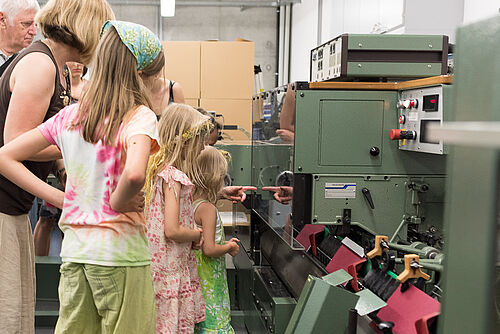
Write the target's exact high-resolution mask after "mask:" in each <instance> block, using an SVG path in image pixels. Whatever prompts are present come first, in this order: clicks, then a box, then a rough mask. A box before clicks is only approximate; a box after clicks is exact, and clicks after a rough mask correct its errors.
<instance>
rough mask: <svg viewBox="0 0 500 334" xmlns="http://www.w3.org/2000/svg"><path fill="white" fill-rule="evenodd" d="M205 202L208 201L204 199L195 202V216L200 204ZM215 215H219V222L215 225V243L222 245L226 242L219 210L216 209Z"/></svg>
mask: <svg viewBox="0 0 500 334" xmlns="http://www.w3.org/2000/svg"><path fill="white" fill-rule="evenodd" d="M204 202H208V201H207V200H204V199H198V200H196V201H194V202H193V215H194V214H195V213H196V210H197V209H198V207H199V206H200V204H201V203H204ZM215 214H216V215H217V222H216V223H215V243H216V244H220V243H221V242H224V241H225V240H222V231H223V226H222V219H221V218H220V215H219V210H217V208H215Z"/></svg>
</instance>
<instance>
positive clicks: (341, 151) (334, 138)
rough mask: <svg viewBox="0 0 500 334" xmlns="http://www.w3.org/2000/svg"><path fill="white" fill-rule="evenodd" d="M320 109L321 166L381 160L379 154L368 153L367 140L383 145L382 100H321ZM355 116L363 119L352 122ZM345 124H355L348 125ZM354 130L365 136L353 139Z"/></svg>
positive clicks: (352, 164) (353, 164) (374, 164)
mask: <svg viewBox="0 0 500 334" xmlns="http://www.w3.org/2000/svg"><path fill="white" fill-rule="evenodd" d="M319 112H320V114H319V123H320V132H319V140H320V144H319V145H320V147H319V155H320V156H319V162H320V164H321V165H322V166H380V165H381V164H382V162H381V157H380V155H379V156H376V157H374V156H372V155H370V154H366V151H367V147H366V143H367V142H369V143H371V144H372V145H373V146H376V147H381V146H382V129H383V128H382V127H383V121H384V102H383V101H369V100H367V101H352V100H351V101H349V100H322V101H321V102H320V111H319ZM353 118H354V119H358V120H363V121H361V122H352V119H353ZM346 124H352V126H349V127H346V126H345V125H346ZM353 133H362V134H363V138H364V140H363V141H357V140H352V134H353ZM332 143H335V145H332ZM347 147H348V148H349V149H346V148H347ZM368 149H369V148H368Z"/></svg>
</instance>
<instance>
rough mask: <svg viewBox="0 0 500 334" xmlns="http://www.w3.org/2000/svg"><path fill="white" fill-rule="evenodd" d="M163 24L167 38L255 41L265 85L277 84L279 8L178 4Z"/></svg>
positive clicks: (180, 39) (266, 87)
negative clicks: (277, 12) (179, 5)
mask: <svg viewBox="0 0 500 334" xmlns="http://www.w3.org/2000/svg"><path fill="white" fill-rule="evenodd" d="M162 26H163V27H162V28H163V29H162V34H161V35H162V38H163V40H165V41H192V40H208V39H215V40H221V41H234V40H236V39H237V38H238V37H240V38H243V39H247V40H250V41H253V42H255V64H260V65H261V68H262V72H263V77H264V89H266V90H267V89H271V88H273V87H274V86H275V78H276V75H275V73H276V72H277V70H276V59H277V57H278V55H277V53H276V44H277V40H276V38H277V37H276V36H277V14H276V8H248V9H245V10H243V11H241V10H240V9H239V8H234V7H177V8H176V11H175V16H174V17H171V18H163V20H162Z"/></svg>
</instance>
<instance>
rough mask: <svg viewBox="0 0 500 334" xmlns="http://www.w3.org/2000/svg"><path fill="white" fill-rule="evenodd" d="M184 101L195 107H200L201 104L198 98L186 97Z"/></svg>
mask: <svg viewBox="0 0 500 334" xmlns="http://www.w3.org/2000/svg"><path fill="white" fill-rule="evenodd" d="M184 102H186V104H188V105H190V106H191V107H193V108H198V107H199V106H200V100H198V99H184Z"/></svg>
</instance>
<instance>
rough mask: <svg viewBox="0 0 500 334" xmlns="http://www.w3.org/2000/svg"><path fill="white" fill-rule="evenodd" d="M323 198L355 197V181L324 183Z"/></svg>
mask: <svg viewBox="0 0 500 334" xmlns="http://www.w3.org/2000/svg"><path fill="white" fill-rule="evenodd" d="M325 198H356V183H325Z"/></svg>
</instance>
